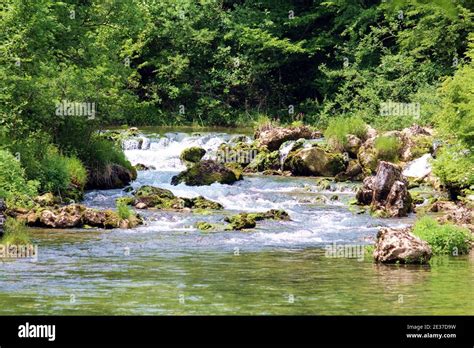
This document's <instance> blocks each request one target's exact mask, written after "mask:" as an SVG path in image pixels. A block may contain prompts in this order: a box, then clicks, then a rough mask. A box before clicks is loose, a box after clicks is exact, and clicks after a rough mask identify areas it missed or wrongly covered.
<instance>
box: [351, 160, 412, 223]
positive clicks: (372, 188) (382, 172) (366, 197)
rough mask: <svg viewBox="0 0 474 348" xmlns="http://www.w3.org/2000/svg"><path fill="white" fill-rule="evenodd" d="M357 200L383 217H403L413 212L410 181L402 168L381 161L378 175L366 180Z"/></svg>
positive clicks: (357, 195) (358, 192)
mask: <svg viewBox="0 0 474 348" xmlns="http://www.w3.org/2000/svg"><path fill="white" fill-rule="evenodd" d="M356 198H357V201H358V203H359V204H362V205H370V206H371V209H372V210H373V211H376V212H379V213H381V215H382V216H388V217H401V216H407V215H408V213H409V212H411V211H413V204H412V199H411V196H410V193H409V192H408V181H407V180H406V178H405V177H404V176H403V175H402V173H401V168H400V167H399V166H397V165H395V164H393V163H390V162H385V161H380V163H379V165H378V167H377V174H376V175H375V176H370V177H367V178H365V179H364V182H363V186H362V187H361V188H360V189H359V190H358V191H357V194H356Z"/></svg>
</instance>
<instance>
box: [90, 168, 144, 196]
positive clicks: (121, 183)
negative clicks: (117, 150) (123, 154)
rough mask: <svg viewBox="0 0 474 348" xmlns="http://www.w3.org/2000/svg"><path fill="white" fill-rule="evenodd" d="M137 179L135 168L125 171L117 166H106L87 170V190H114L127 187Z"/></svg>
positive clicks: (125, 169)
mask: <svg viewBox="0 0 474 348" xmlns="http://www.w3.org/2000/svg"><path fill="white" fill-rule="evenodd" d="M136 178H137V172H136V170H135V168H132V169H127V168H125V167H122V166H121V165H118V164H108V165H106V166H105V167H104V168H92V169H89V176H88V181H87V185H86V188H87V189H90V190H91V189H102V190H108V189H114V188H123V187H125V186H128V185H129V184H130V182H132V181H133V180H135V179H136Z"/></svg>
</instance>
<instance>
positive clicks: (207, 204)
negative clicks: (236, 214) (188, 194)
mask: <svg viewBox="0 0 474 348" xmlns="http://www.w3.org/2000/svg"><path fill="white" fill-rule="evenodd" d="M190 202H191V204H190V206H189V207H188V208H191V209H211V210H220V209H224V207H223V206H222V204H220V203H217V202H213V201H211V200H209V199H206V198H204V197H202V196H199V197H196V198H191V199H190Z"/></svg>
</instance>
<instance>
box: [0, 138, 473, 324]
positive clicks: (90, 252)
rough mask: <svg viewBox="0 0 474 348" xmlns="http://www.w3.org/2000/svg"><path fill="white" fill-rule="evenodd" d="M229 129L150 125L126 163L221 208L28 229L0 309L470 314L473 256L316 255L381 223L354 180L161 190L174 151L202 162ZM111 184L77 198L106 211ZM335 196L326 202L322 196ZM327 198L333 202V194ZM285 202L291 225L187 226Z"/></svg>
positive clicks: (143, 176) (7, 270)
mask: <svg viewBox="0 0 474 348" xmlns="http://www.w3.org/2000/svg"><path fill="white" fill-rule="evenodd" d="M232 138H233V136H232V135H229V134H224V133H211V134H200V135H194V136H189V135H188V134H184V133H168V134H163V133H162V132H161V133H159V132H155V133H153V134H147V135H146V139H147V140H146V144H147V145H146V146H145V149H138V148H137V146H136V144H134V143H133V141H132V142H128V143H127V144H126V145H125V146H126V148H127V151H126V153H127V156H128V158H129V159H130V160H131V161H132V162H133V163H134V164H135V163H143V164H147V165H153V166H155V167H156V168H157V170H153V171H147V172H140V174H139V178H138V180H137V181H136V182H134V183H133V186H134V187H139V186H141V185H143V184H151V185H155V186H159V187H164V188H168V189H172V190H173V192H174V193H175V194H177V195H180V196H186V197H193V196H196V195H203V196H205V197H207V198H209V199H213V200H216V201H219V202H220V203H222V204H223V205H224V207H225V210H224V211H222V212H219V213H214V214H210V215H198V214H192V213H177V212H163V211H143V212H141V213H142V214H143V216H144V217H145V219H146V221H147V223H146V225H145V226H142V227H139V228H137V229H134V230H113V231H102V230H78V231H58V230H39V229H38V230H33V231H32V233H33V236H34V241H35V242H36V243H37V244H38V245H39V258H38V260H37V261H32V260H17V261H5V262H2V263H0V314H66V315H69V314H70V315H73V314H97V315H99V314H118V315H120V314H151V315H160V314H164V315H175V314H178V315H179V314H187V315H197V314H268V315H271V314H303V315H304V314H327V315H329V314H342V315H344V314H347V315H350V314H367V315H369V314H380V315H381V314H400V315H402V314H474V301H473V300H474V295H473V290H474V272H473V265H474V260H473V257H472V256H469V257H440V258H436V259H434V260H433V262H432V264H431V265H430V266H399V265H398V266H397V265H391V266H387V265H375V264H373V263H372V262H371V260H370V258H369V257H366V258H365V259H359V260H358V259H355V258H353V259H352V258H351V259H350V258H331V257H326V256H325V253H324V247H325V246H327V245H332V244H333V243H336V244H345V245H364V244H370V243H372V241H373V238H374V236H375V234H376V233H377V230H378V229H379V227H380V226H403V225H406V224H409V223H411V222H412V221H413V218H414V217H413V216H410V217H408V218H404V219H374V218H372V217H371V216H370V215H368V214H367V213H365V214H357V211H354V210H353V209H351V208H350V206H349V205H348V202H349V201H350V200H351V199H353V198H354V190H355V188H356V185H354V184H338V185H335V184H333V185H332V186H331V187H330V188H325V189H321V188H318V187H317V186H316V185H315V184H316V180H315V179H314V178H280V177H262V176H250V177H246V179H245V180H244V181H241V182H239V183H237V184H235V185H232V186H228V185H219V184H214V185H211V186H208V187H186V186H184V185H179V186H177V187H174V186H170V185H169V182H170V178H171V176H172V175H174V174H176V173H177V172H179V170H181V169H182V165H181V163H180V161H179V159H178V156H179V153H180V152H181V150H182V149H183V148H185V147H188V146H192V145H199V146H203V147H204V148H206V149H207V150H208V156H209V157H211V158H212V156H213V154H214V153H215V150H216V149H217V147H218V146H219V144H221V143H222V142H223V141H232ZM122 195H124V193H123V192H122V191H121V190H108V191H93V192H90V193H88V194H87V198H86V201H85V204H86V205H88V206H91V207H100V208H107V207H113V206H114V200H115V199H116V198H118V197H120V196H122ZM334 195H337V199H336V200H334V199H333V200H331V199H330V198H331V197H333V196H334ZM333 198H334V197H333ZM272 208H277V209H285V210H286V211H287V212H288V213H289V214H290V216H291V218H292V221H290V222H275V221H265V222H262V223H260V224H259V225H258V226H257V228H256V229H254V230H251V231H247V232H242V231H239V232H238V231H229V232H211V233H203V232H200V231H198V230H196V229H195V228H194V224H195V223H196V222H197V221H209V222H216V221H222V219H223V218H224V216H225V215H228V214H232V213H236V212H241V211H265V210H268V209H272Z"/></svg>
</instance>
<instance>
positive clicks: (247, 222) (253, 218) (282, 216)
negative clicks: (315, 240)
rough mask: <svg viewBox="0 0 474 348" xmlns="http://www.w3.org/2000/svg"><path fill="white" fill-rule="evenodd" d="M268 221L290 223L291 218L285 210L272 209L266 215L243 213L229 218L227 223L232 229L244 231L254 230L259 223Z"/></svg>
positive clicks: (226, 219)
mask: <svg viewBox="0 0 474 348" xmlns="http://www.w3.org/2000/svg"><path fill="white" fill-rule="evenodd" d="M268 219H271V220H282V221H290V216H289V215H288V213H287V212H286V211H284V210H276V209H272V210H269V211H267V212H264V213H241V214H236V215H232V216H228V217H226V218H225V221H226V222H228V223H229V224H230V228H231V229H233V230H243V229H248V228H254V227H255V226H256V225H257V221H261V220H268Z"/></svg>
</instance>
